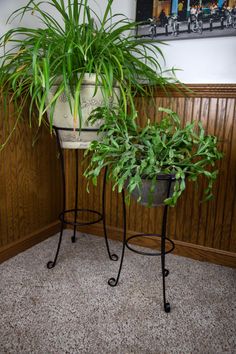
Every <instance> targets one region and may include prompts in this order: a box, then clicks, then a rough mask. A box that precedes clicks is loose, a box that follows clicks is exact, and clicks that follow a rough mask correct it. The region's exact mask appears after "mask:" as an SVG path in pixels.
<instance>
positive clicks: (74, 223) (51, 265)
mask: <svg viewBox="0 0 236 354" xmlns="http://www.w3.org/2000/svg"><path fill="white" fill-rule="evenodd" d="M53 129H54V131H55V132H56V138H57V146H58V150H59V155H60V161H61V173H62V198H63V203H62V212H61V213H60V214H59V220H60V221H61V230H60V236H59V241H58V246H57V250H56V254H55V257H54V260H53V261H49V262H48V263H47V268H48V269H51V268H54V267H55V265H56V261H57V257H58V254H59V251H60V247H61V241H62V235H63V231H64V225H65V224H69V225H72V226H73V236H72V237H71V241H72V242H73V243H74V242H75V240H76V237H75V235H76V227H77V226H85V225H92V224H96V223H98V222H100V221H102V222H103V231H104V238H105V243H106V248H107V252H108V256H109V258H110V260H112V261H117V260H118V256H117V255H116V254H112V253H111V252H110V247H109V243H108V237H107V230H106V215H105V210H106V203H105V202H106V175H107V169H106V170H105V173H104V179H103V188H102V213H100V212H98V211H96V210H92V209H81V208H78V167H79V164H78V149H73V150H74V151H75V157H76V159H75V165H76V166H75V173H76V176H75V207H74V208H73V209H67V210H66V178H65V163H64V154H63V149H62V146H61V142H60V137H59V131H60V130H66V131H74V129H73V128H58V127H56V126H53ZM76 130H77V131H79V129H76ZM83 130H84V131H88V130H93V131H96V130H97V129H83ZM83 212H88V213H90V214H94V215H97V216H98V218H97V219H96V220H93V221H88V222H78V221H77V218H78V215H79V214H81V213H83ZM69 213H73V216H74V221H70V220H67V219H66V218H65V216H66V215H68V214H69Z"/></svg>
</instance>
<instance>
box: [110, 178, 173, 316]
mask: <svg viewBox="0 0 236 354" xmlns="http://www.w3.org/2000/svg"><path fill="white" fill-rule="evenodd" d="M158 179H159V180H163V179H164V180H166V181H167V183H168V186H167V195H166V198H169V196H170V193H171V184H172V182H174V181H175V178H174V177H173V176H172V175H167V176H166V177H165V178H161V177H158ZM122 204H123V242H122V253H121V258H120V265H119V269H118V274H117V277H116V278H110V279H109V280H108V284H109V285H110V286H112V287H114V286H116V285H117V284H118V281H119V278H120V274H121V269H122V265H123V261H124V254H125V248H126V247H127V248H128V249H129V250H130V251H132V252H135V253H138V254H141V255H145V256H160V257H161V271H162V285H163V287H162V288H163V302H164V310H165V312H170V303H169V302H167V300H166V281H165V279H166V277H167V276H168V275H169V270H168V269H166V267H165V256H166V254H167V253H170V252H172V251H173V250H174V248H175V244H174V242H173V241H172V240H170V239H169V238H167V237H166V225H167V213H168V205H165V206H164V212H163V218H162V231H161V234H148V233H142V234H135V235H133V236H131V237H128V238H127V226H126V205H125V193H124V190H122ZM150 236H152V237H159V238H161V249H160V252H150V253H149V252H143V251H140V250H136V249H135V248H133V247H132V246H131V245H130V244H129V242H130V241H131V240H133V239H135V238H137V237H150ZM166 242H168V243H169V244H170V249H169V250H168V251H167V250H166Z"/></svg>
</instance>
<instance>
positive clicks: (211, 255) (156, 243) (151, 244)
mask: <svg viewBox="0 0 236 354" xmlns="http://www.w3.org/2000/svg"><path fill="white" fill-rule="evenodd" d="M79 231H80V232H85V233H89V234H93V235H97V236H104V231H103V225H101V224H94V225H88V226H84V227H83V228H80V230H79ZM107 232H108V235H109V238H110V239H113V240H120V241H121V240H122V238H123V230H122V229H120V228H116V227H111V226H107ZM135 234H136V232H133V231H130V230H128V231H127V238H128V237H130V236H133V235H135ZM173 241H174V243H175V249H174V251H173V254H176V255H179V256H183V257H188V258H192V259H195V260H198V261H202V262H211V263H215V264H220V265H223V266H227V267H232V268H236V253H233V252H227V251H222V250H218V249H215V248H210V247H205V246H200V245H196V244H193V243H187V242H183V241H178V240H173ZM132 243H133V244H136V245H139V246H143V247H148V248H152V249H155V248H156V249H160V245H161V242H160V239H159V238H154V237H153V238H152V237H150V238H149V237H148V238H141V237H140V238H139V239H136V240H134V241H133V240H132Z"/></svg>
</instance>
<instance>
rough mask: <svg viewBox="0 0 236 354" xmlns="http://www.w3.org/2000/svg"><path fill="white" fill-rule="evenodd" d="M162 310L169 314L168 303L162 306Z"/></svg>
mask: <svg viewBox="0 0 236 354" xmlns="http://www.w3.org/2000/svg"><path fill="white" fill-rule="evenodd" d="M164 309H165V312H166V313H169V312H170V304H169V302H166V303H165V304H164Z"/></svg>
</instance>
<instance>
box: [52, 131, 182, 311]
mask: <svg viewBox="0 0 236 354" xmlns="http://www.w3.org/2000/svg"><path fill="white" fill-rule="evenodd" d="M53 129H54V131H55V133H56V138H57V145H58V150H59V155H60V162H61V173H62V192H63V196H62V198H63V202H62V212H61V213H60V214H59V219H60V221H61V229H60V235H59V240H58V245H57V250H56V254H55V257H54V260H53V261H49V262H48V263H47V268H48V269H52V268H54V267H55V265H56V262H57V258H58V255H59V251H60V247H61V241H62V236H63V231H64V228H65V225H72V226H73V235H72V237H71V241H72V242H73V243H74V242H75V241H76V231H77V227H81V226H86V225H92V224H96V223H98V222H100V221H102V222H103V230H104V238H105V244H106V249H107V252H108V256H109V258H110V260H112V261H117V260H118V256H117V255H116V254H114V253H111V251H110V248H109V242H108V237H107V229H106V214H105V210H106V203H105V201H106V176H107V169H105V173H104V178H103V188H102V213H100V212H98V211H96V210H92V209H82V208H78V182H79V173H78V168H79V163H78V149H74V151H75V204H74V208H73V209H66V178H65V162H64V149H63V148H62V146H61V141H60V136H59V131H60V130H64V131H73V129H71V128H58V127H55V126H54V127H53ZM76 130H78V129H76ZM84 130H86V129H84ZM158 179H165V180H166V181H167V183H168V187H167V195H166V198H169V196H170V192H171V184H172V182H174V181H175V178H174V177H173V176H172V175H167V176H165V177H158ZM122 207H123V242H122V252H121V257H120V265H119V269H118V274H117V277H116V278H113V277H112V278H110V279H109V280H108V284H109V285H110V286H112V287H115V286H116V285H117V284H118V282H119V278H120V274H121V270H122V265H123V261H124V254H125V248H126V247H127V248H128V249H129V250H131V251H133V252H135V253H138V254H141V255H146V256H161V270H162V284H163V301H164V310H165V312H170V304H169V302H167V301H166V282H165V278H166V277H167V276H168V275H169V270H168V269H166V268H165V255H166V254H167V253H170V252H172V251H173V250H174V247H175V245H174V242H173V241H172V240H170V239H169V238H167V237H166V225H167V213H168V205H165V206H164V212H163V219H162V231H161V234H148V233H146V234H145V233H142V234H135V235H133V236H131V237H128V238H127V224H126V204H125V192H124V190H122ZM83 212H87V213H91V214H94V215H96V216H97V219H96V220H93V221H88V222H79V221H78V216H79V214H81V213H83ZM69 214H72V215H73V221H71V220H69V219H67V218H66V216H67V215H69ZM150 236H152V237H159V238H161V250H160V252H150V253H149V252H143V251H141V250H137V249H135V248H133V247H132V246H131V245H130V244H129V242H130V241H131V240H133V239H135V238H137V237H150ZM166 241H167V242H169V244H170V245H171V247H170V249H169V250H166Z"/></svg>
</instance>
